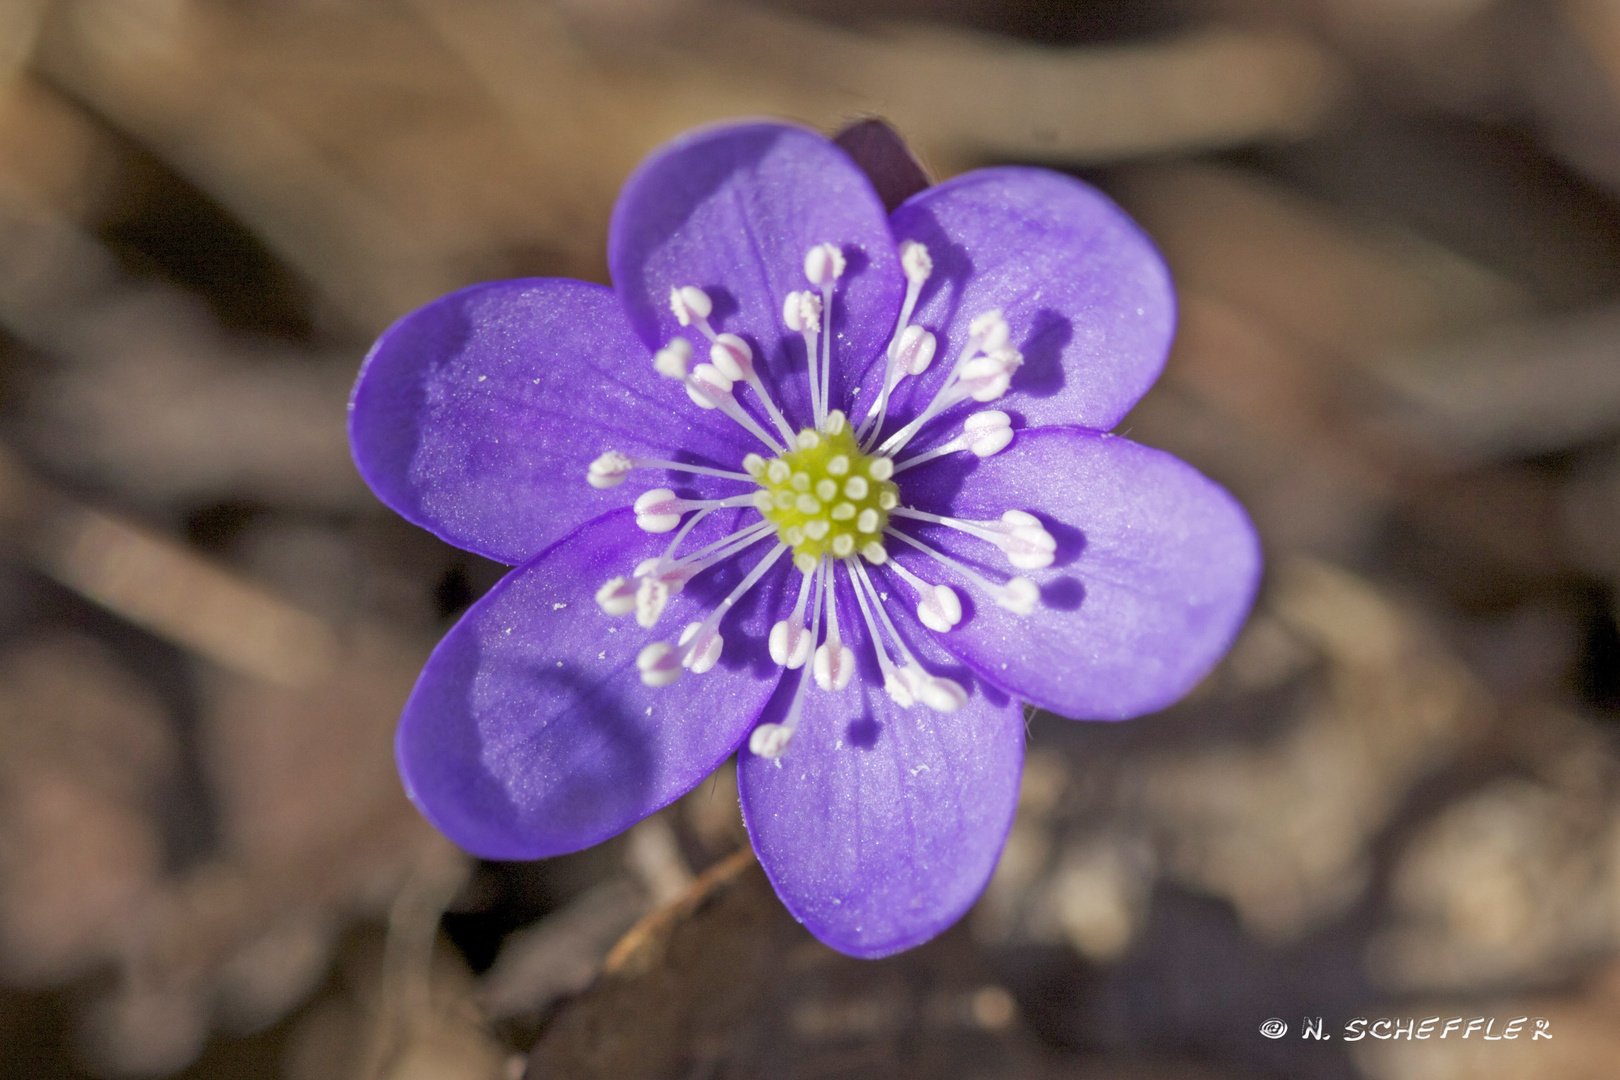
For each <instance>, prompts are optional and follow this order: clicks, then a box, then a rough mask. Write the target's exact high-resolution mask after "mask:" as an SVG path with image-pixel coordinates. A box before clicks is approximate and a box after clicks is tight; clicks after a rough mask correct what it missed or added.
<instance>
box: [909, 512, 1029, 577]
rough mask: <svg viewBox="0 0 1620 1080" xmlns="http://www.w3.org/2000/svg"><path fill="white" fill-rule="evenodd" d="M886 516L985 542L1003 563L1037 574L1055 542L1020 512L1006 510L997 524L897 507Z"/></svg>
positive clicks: (1024, 513)
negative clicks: (1003, 557) (998, 551)
mask: <svg viewBox="0 0 1620 1080" xmlns="http://www.w3.org/2000/svg"><path fill="white" fill-rule="evenodd" d="M890 513H892V514H894V515H895V516H897V517H908V518H914V519H915V520H917V521H927V522H932V523H933V524H935V525H944V526H947V527H948V528H952V529H956V530H957V531H959V532H965V533H967V534H968V535H969V536H976V537H978V538H979V539H980V540H987V541H989V542H990V543H992V544H994V545H996V547H998V548H1000V549H1001V550H1002V551H1003V552H1004V553H1005V554H1006V556H1007V561H1008V562H1010V563H1012V564H1013V566H1015V567H1017V568H1018V569H1020V570H1040V569H1043V568H1045V567H1048V566H1051V565H1052V558H1053V555H1054V553H1055V552H1056V551H1057V541H1056V540H1054V539H1052V534H1051V533H1049V532H1047V531H1046V528H1045V527H1044V526H1043V525H1042V524H1041V522H1040V519H1039V518H1037V517H1036V516H1035V515H1034V514H1029V513H1026V512H1024V511H1023V510H1008V511H1006V512H1005V513H1003V514H1002V515H1001V520H1000V521H967V520H964V519H962V518H949V517H940V516H939V515H938V514H929V513H925V512H923V511H921V510H913V509H911V508H910V507H906V506H897V507H895V508H894V509H893V510H891V511H890Z"/></svg>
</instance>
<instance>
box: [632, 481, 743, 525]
mask: <svg viewBox="0 0 1620 1080" xmlns="http://www.w3.org/2000/svg"><path fill="white" fill-rule="evenodd" d="M753 501H754V496H753V493H752V492H750V493H749V494H747V495H733V496H731V498H729V499H683V498H681V497H680V496H679V495H676V494H675V493H674V492H673V491H671V490H670V489H669V488H653V489H652V490H651V491H643V492H642V493H641V494H640V495H638V496H636V501H635V504H634V509H635V512H636V524H637V525H638V526H640V527H641V529H642V530H643V531H645V532H650V533H665V532H669V531H670V530H671V529H673V528H674V527H675V526H677V525H679V524H680V523H681V515H682V514H684V513H686V511H688V510H702V509H704V508H705V507H708V508H719V507H724V506H751V505H753Z"/></svg>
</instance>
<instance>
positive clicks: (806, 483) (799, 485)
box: [792, 472, 810, 491]
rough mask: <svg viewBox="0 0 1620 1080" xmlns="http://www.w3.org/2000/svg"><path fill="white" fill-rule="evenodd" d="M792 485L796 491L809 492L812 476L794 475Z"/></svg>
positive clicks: (805, 474)
mask: <svg viewBox="0 0 1620 1080" xmlns="http://www.w3.org/2000/svg"><path fill="white" fill-rule="evenodd" d="M792 484H793V490H794V491H809V490H810V474H809V473H807V472H800V473H794V474H793V480H792Z"/></svg>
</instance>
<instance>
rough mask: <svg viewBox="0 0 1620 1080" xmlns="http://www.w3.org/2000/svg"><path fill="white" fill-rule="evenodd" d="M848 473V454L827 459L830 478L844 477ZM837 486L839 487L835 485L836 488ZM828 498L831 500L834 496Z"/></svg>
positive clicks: (835, 455)
mask: <svg viewBox="0 0 1620 1080" xmlns="http://www.w3.org/2000/svg"><path fill="white" fill-rule="evenodd" d="M847 472H849V455H848V454H834V455H833V456H832V457H831V458H828V459H827V475H828V476H843V475H844V474H845V473H847ZM836 486H837V485H836V484H835V485H834V487H836ZM827 498H829V499H830V498H832V496H831V495H828V496H827Z"/></svg>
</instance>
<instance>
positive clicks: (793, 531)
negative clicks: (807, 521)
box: [782, 525, 804, 547]
mask: <svg viewBox="0 0 1620 1080" xmlns="http://www.w3.org/2000/svg"><path fill="white" fill-rule="evenodd" d="M782 539H783V541H785V542H786V543H787V544H789V545H790V546H792V547H798V546H799V545H800V544H802V543H804V526H803V525H789V526H788V527H787V528H785V529H783V530H782Z"/></svg>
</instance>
